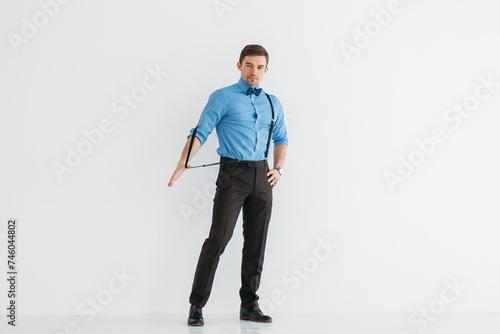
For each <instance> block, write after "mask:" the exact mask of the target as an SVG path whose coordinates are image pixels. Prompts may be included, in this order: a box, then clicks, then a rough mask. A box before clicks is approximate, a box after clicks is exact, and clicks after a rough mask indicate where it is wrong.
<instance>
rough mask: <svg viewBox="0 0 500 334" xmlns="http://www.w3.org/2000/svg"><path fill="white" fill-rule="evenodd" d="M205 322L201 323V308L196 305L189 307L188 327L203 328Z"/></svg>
mask: <svg viewBox="0 0 500 334" xmlns="http://www.w3.org/2000/svg"><path fill="white" fill-rule="evenodd" d="M203 324H205V322H204V321H203V314H202V312H201V307H198V306H196V305H191V306H190V307H189V318H188V325H189V326H203Z"/></svg>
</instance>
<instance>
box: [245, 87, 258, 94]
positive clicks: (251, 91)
mask: <svg viewBox="0 0 500 334" xmlns="http://www.w3.org/2000/svg"><path fill="white" fill-rule="evenodd" d="M260 92H262V88H253V87H250V88H248V90H247V95H252V93H253V94H255V96H259V94H260Z"/></svg>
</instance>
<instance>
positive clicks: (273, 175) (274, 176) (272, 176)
mask: <svg viewBox="0 0 500 334" xmlns="http://www.w3.org/2000/svg"><path fill="white" fill-rule="evenodd" d="M280 177H281V174H280V172H278V170H277V169H274V168H273V169H271V170H270V171H269V172H267V182H269V185H270V186H271V187H272V188H273V189H274V187H276V185H277V184H278V181H279V180H280Z"/></svg>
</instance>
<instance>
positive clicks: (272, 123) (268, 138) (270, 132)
mask: <svg viewBox="0 0 500 334" xmlns="http://www.w3.org/2000/svg"><path fill="white" fill-rule="evenodd" d="M266 96H267V99H268V100H269V104H270V105H271V112H272V113H273V118H272V119H271V128H269V137H267V147H266V160H267V156H268V154H269V144H270V143H271V134H272V133H273V127H274V107H273V103H272V102H271V97H270V96H269V94H267V93H266Z"/></svg>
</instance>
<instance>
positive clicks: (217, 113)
mask: <svg viewBox="0 0 500 334" xmlns="http://www.w3.org/2000/svg"><path fill="white" fill-rule="evenodd" d="M225 111H226V98H225V96H224V92H223V91H222V90H220V89H219V90H216V91H215V92H213V93H212V95H210V97H209V98H208V102H207V104H206V105H205V108H204V109H203V112H202V113H201V116H200V119H199V120H198V129H197V130H196V137H197V138H198V139H199V140H200V142H201V144H202V145H203V144H204V143H205V142H206V141H207V138H208V136H209V135H210V134H211V133H212V131H213V130H214V128H215V126H216V125H217V123H219V121H220V119H221V118H222V115H224V112H225ZM193 131H194V128H193V129H191V131H190V132H189V135H188V138H189V137H191V136H192V135H193Z"/></svg>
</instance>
